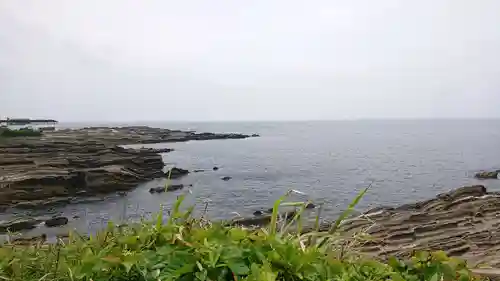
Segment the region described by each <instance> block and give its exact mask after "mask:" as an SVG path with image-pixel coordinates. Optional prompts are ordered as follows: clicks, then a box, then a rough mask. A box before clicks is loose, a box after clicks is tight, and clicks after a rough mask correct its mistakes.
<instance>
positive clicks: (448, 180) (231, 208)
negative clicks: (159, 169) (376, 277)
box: [55, 120, 500, 231]
mask: <svg viewBox="0 0 500 281" xmlns="http://www.w3.org/2000/svg"><path fill="white" fill-rule="evenodd" d="M112 125H114V124H112ZM143 125H150V126H157V127H166V128H175V129H184V130H187V129H189V130H197V131H210V132H241V133H249V134H251V133H259V134H261V137H260V138H251V139H245V140H216V141H193V142H187V143H176V144H171V143H170V144H156V145H150V146H148V147H165V146H166V147H171V148H174V149H175V151H174V152H171V153H168V154H164V155H163V157H164V160H165V162H166V163H167V164H168V165H175V166H178V167H182V168H187V169H189V170H194V169H207V171H206V172H202V173H193V174H190V175H189V176H187V177H185V178H183V179H181V180H180V181H179V182H180V183H184V184H193V188H192V189H191V191H192V194H190V195H189V196H188V200H187V204H193V203H196V204H197V206H198V209H197V210H198V211H200V210H202V209H203V208H204V206H205V203H206V202H209V203H208V215H209V217H211V218H213V219H221V218H229V217H232V216H233V214H231V213H232V212H238V213H240V214H241V215H244V216H246V215H251V214H252V212H253V211H255V210H257V209H261V208H268V207H271V206H272V203H273V201H274V200H276V199H277V198H279V197H280V196H282V195H283V194H285V193H286V192H287V191H288V190H290V189H296V190H300V191H302V192H305V193H307V195H308V196H309V197H310V198H312V199H313V200H314V201H317V202H324V203H325V207H324V211H323V214H324V215H323V217H324V218H326V219H331V218H332V217H334V216H335V215H336V214H338V212H339V211H340V210H342V209H343V208H345V207H346V206H347V204H349V202H350V201H351V200H352V199H353V198H354V197H355V196H356V194H357V193H358V192H359V191H360V190H362V189H363V188H365V187H367V186H368V185H370V184H371V185H372V188H371V189H370V191H369V192H368V194H367V195H366V196H365V198H363V200H362V202H361V203H360V205H359V206H358V209H360V210H363V209H367V208H370V207H374V206H379V205H399V204H403V203H409V202H414V201H417V200H423V199H428V198H431V197H433V196H435V195H436V194H438V193H441V192H445V191H448V190H450V189H452V188H457V187H460V186H463V185H470V184H478V183H479V184H485V185H486V186H487V187H488V188H489V189H490V190H500V180H496V181H495V180H491V181H478V180H475V179H474V178H473V174H474V172H476V171H478V170H482V169H486V170H489V169H500V120H490V121H487V120H477V121H472V120H460V121H459V120H456V121H445V120H435V121H328V122H327V121H325V122H291V123H250V122H249V123H148V124H143ZM213 166H218V167H220V169H219V170H218V171H212V170H211V169H212V167H213ZM223 176H230V177H232V179H231V180H230V181H222V180H221V179H220V178H221V177H223ZM163 184H164V180H157V181H153V182H149V183H145V184H142V185H140V186H138V188H137V189H135V190H134V191H132V192H130V193H129V194H128V196H126V197H119V196H109V197H107V198H106V199H105V200H103V201H97V202H93V203H82V204H76V205H72V206H67V207H63V208H60V209H56V210H55V212H56V213H61V214H64V215H67V216H70V217H71V216H73V215H78V216H79V217H80V218H79V219H74V220H73V221H72V222H71V224H70V225H71V227H76V228H77V229H79V230H81V231H88V230H89V229H90V230H92V229H96V228H99V227H101V226H102V225H103V224H104V223H105V221H106V220H108V219H114V220H120V219H122V216H123V213H124V210H125V209H126V217H127V218H128V219H138V218H140V217H141V216H148V215H150V214H151V213H154V212H157V211H159V209H160V205H162V204H163V205H165V208H166V209H168V208H169V207H170V204H171V202H173V201H174V200H175V199H176V196H177V195H179V194H180V193H182V192H186V190H184V191H179V192H173V193H164V194H154V195H151V194H150V193H149V192H148V190H149V188H150V187H156V186H161V185H163ZM294 199H302V200H304V199H305V197H297V196H295V197H294Z"/></svg>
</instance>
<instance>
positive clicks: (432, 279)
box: [429, 273, 440, 281]
mask: <svg viewBox="0 0 500 281" xmlns="http://www.w3.org/2000/svg"><path fill="white" fill-rule="evenodd" d="M439 280H440V278H439V274H438V273H434V275H432V277H431V279H429V281H439Z"/></svg>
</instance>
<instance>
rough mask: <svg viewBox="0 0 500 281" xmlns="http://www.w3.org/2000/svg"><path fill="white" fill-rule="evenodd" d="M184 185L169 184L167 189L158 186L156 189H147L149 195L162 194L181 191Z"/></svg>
mask: <svg viewBox="0 0 500 281" xmlns="http://www.w3.org/2000/svg"><path fill="white" fill-rule="evenodd" d="M183 188H184V185H183V184H171V185H168V186H167V187H164V186H158V187H152V188H150V189H149V193H163V192H167V191H175V190H179V189H183Z"/></svg>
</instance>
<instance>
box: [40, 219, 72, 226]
mask: <svg viewBox="0 0 500 281" xmlns="http://www.w3.org/2000/svg"><path fill="white" fill-rule="evenodd" d="M68 222H69V220H68V218H67V217H55V218H51V219H50V220H46V221H45V226H46V227H56V226H61V225H66V224H68Z"/></svg>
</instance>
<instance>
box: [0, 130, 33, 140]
mask: <svg viewBox="0 0 500 281" xmlns="http://www.w3.org/2000/svg"><path fill="white" fill-rule="evenodd" d="M41 135H42V133H41V132H39V131H35V130H33V129H20V130H11V129H8V128H5V129H0V137H6V138H12V137H39V136H41Z"/></svg>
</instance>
